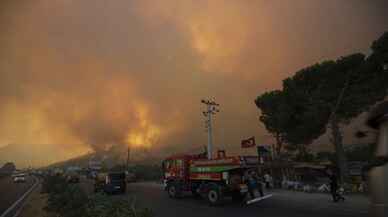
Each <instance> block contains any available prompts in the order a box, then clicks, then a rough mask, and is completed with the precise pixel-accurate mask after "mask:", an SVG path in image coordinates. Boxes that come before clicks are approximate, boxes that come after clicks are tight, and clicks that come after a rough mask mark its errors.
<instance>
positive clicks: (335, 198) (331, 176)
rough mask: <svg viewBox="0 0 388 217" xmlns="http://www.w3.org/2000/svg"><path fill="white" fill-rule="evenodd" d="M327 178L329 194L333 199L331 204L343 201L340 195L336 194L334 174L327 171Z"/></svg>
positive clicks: (336, 178)
mask: <svg viewBox="0 0 388 217" xmlns="http://www.w3.org/2000/svg"><path fill="white" fill-rule="evenodd" d="M328 176H329V179H330V193H331V196H332V198H333V202H335V203H336V202H338V201H339V200H342V201H345V198H344V197H343V196H342V194H338V177H337V175H336V174H335V172H333V171H331V170H329V171H328Z"/></svg>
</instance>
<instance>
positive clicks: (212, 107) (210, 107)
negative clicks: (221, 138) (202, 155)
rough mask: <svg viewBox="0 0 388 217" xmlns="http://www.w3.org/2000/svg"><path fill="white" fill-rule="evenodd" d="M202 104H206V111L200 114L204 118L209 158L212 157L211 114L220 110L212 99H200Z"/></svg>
mask: <svg viewBox="0 0 388 217" xmlns="http://www.w3.org/2000/svg"><path fill="white" fill-rule="evenodd" d="M201 103H202V104H205V105H206V111H203V112H202V114H203V116H204V117H205V118H206V121H205V129H206V130H207V133H208V143H207V158H208V159H209V160H210V159H212V153H213V151H212V146H213V141H212V140H213V139H212V138H213V135H212V130H213V129H212V115H215V114H217V113H218V112H220V110H219V109H218V107H219V106H220V104H218V103H216V102H215V101H214V100H204V99H202V100H201Z"/></svg>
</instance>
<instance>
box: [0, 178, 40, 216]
mask: <svg viewBox="0 0 388 217" xmlns="http://www.w3.org/2000/svg"><path fill="white" fill-rule="evenodd" d="M33 184H34V179H33V178H32V177H30V176H27V177H26V182H25V183H14V182H13V180H12V177H10V176H8V177H2V178H0V215H1V214H2V213H3V212H4V211H5V210H6V209H7V208H8V207H10V206H11V205H12V204H13V203H14V202H15V201H16V200H17V199H19V198H20V197H21V196H22V195H23V194H24V193H25V192H26V191H27V190H28V189H29V188H30V187H31V186H32V185H33Z"/></svg>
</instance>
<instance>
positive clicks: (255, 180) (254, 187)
mask: <svg viewBox="0 0 388 217" xmlns="http://www.w3.org/2000/svg"><path fill="white" fill-rule="evenodd" d="M247 175H248V177H247V180H248V192H249V195H250V196H251V198H252V199H254V198H256V195H255V192H256V191H259V193H260V197H263V196H264V193H263V187H262V182H261V180H260V178H259V177H258V176H257V174H256V173H255V172H253V171H252V172H250V173H248V174H247Z"/></svg>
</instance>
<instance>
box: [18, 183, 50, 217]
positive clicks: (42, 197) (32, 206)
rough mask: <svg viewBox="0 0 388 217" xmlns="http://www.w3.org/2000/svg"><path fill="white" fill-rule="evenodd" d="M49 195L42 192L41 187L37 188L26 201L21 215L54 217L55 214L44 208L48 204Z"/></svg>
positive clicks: (26, 216) (22, 216)
mask: <svg viewBox="0 0 388 217" xmlns="http://www.w3.org/2000/svg"><path fill="white" fill-rule="evenodd" d="M47 198H48V195H47V194H41V193H40V187H39V188H35V190H34V191H33V192H31V194H30V196H28V198H27V201H26V202H25V203H24V205H23V207H22V210H21V212H20V215H19V217H53V216H54V214H51V213H47V212H46V211H45V210H44V209H43V208H44V207H45V206H46V202H47Z"/></svg>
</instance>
